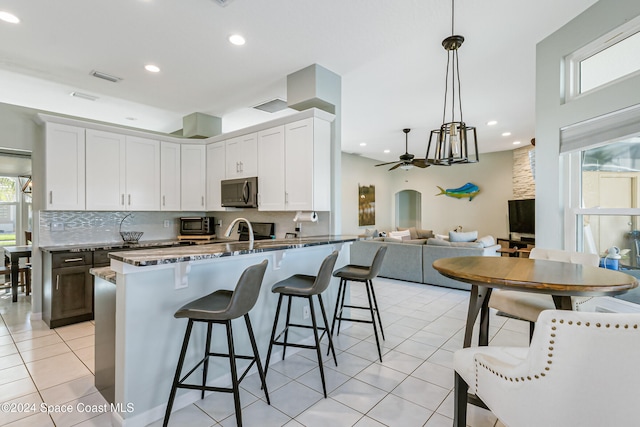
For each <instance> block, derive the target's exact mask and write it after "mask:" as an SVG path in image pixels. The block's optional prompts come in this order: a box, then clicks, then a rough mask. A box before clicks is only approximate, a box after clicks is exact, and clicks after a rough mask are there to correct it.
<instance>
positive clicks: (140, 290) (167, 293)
mask: <svg viewBox="0 0 640 427" xmlns="http://www.w3.org/2000/svg"><path fill="white" fill-rule="evenodd" d="M355 240H357V238H356V237H351V236H323V237H309V238H299V239H283V240H264V241H256V242H253V243H251V242H237V241H233V242H230V243H214V244H209V245H194V246H181V247H169V248H161V249H147V250H137V251H124V252H117V253H111V254H110V255H109V257H110V258H111V265H110V267H103V268H94V269H92V270H91V272H92V274H93V275H94V276H95V291H96V294H95V327H96V338H95V339H96V351H95V352H96V387H97V388H98V389H99V390H100V391H101V392H102V393H103V395H105V398H106V399H107V400H108V401H110V402H113V403H116V404H121V405H120V408H121V409H122V410H121V411H120V412H114V413H113V414H112V422H113V424H114V425H122V426H144V425H147V424H149V423H151V422H153V421H155V420H158V419H161V418H162V417H163V415H164V409H165V406H166V402H167V399H168V396H169V390H170V387H171V381H172V378H173V374H174V371H175V367H176V363H177V359H178V353H179V351H180V346H181V343H182V339H183V334H184V329H185V327H186V320H185V319H175V318H174V317H173V314H174V313H175V311H176V310H177V309H178V308H179V307H181V306H182V305H184V304H185V303H187V302H189V301H192V300H194V299H196V298H199V297H201V296H204V295H207V294H209V293H211V292H214V291H216V290H218V289H233V287H234V286H235V285H236V282H237V280H238V278H239V277H240V274H241V273H242V272H243V271H244V269H245V268H247V267H248V266H250V265H253V264H257V263H259V262H261V261H263V260H264V259H267V260H268V261H269V265H268V267H267V271H266V273H265V276H264V280H263V282H262V288H261V290H260V296H259V298H258V302H257V303H256V305H255V307H254V308H253V310H252V311H251V312H250V313H249V314H250V316H251V320H252V323H253V325H254V333H255V336H256V340H257V344H258V349H259V352H260V356H261V357H262V359H263V360H264V358H266V351H267V347H268V344H269V336H270V332H271V327H272V323H273V318H274V316H275V309H276V303H277V297H276V296H274V295H273V294H272V293H271V286H272V285H273V284H274V283H276V282H278V281H280V280H283V279H285V278H286V277H288V276H290V275H292V274H298V273H301V274H310V275H315V274H316V273H317V271H318V268H319V267H320V264H321V263H322V260H323V259H324V258H325V257H326V256H327V255H329V254H330V253H331V252H332V251H334V250H339V251H340V255H339V257H338V261H337V263H336V268H339V267H341V266H343V265H345V264H348V262H349V250H348V246H349V245H350V243H351V242H353V241H355ZM333 280H337V279H333ZM336 293H337V282H336V283H334V284H333V285H332V286H330V287H329V289H328V290H327V291H326V293H325V298H323V299H324V301H325V304H326V305H327V307H326V309H327V311H328V312H329V313H332V312H333V305H334V303H335V297H336ZM291 313H292V317H293V319H292V320H293V321H294V322H297V323H307V322H309V320H308V319H306V320H304V319H303V306H302V305H300V306H297V305H296V304H295V302H294V304H293V306H292V312H291ZM215 329H216V328H214V332H213V343H212V348H213V349H220V350H221V351H224V350H223V349H224V348H225V347H224V346H225V345H226V341H225V337H222V336H220V334H219V332H217V331H216V330H215ZM204 331H205V330H204V329H198V328H197V327H196V329H194V336H193V338H192V340H195V341H198V340H200V343H197V344H195V345H193V346H191V347H190V351H188V352H187V363H186V364H185V366H186V365H189V364H192V363H193V365H195V363H197V361H198V360H200V359H201V357H202V355H201V354H200V353H198V354H196V352H195V351H191V350H193V349H195V348H202V345H204V344H203V342H204V338H205V336H204ZM238 331H240V332H239V333H237V335H236V336H235V341H236V348H237V351H238V353H239V354H240V353H245V354H246V352H247V351H249V349H250V346H249V345H250V344H249V341H248V337H247V336H246V334H243V333H242V328H238ZM302 337H304V335H303V336H302ZM300 339H303V338H301V336H300V335H297V334H296V333H295V332H294V331H291V334H290V340H292V341H294V342H295V341H296V340H300ZM214 351H215V350H214ZM272 360H274V361H277V360H279V358H278V355H277V354H276V355H274V357H273V358H272ZM254 369H255V367H254ZM228 371H229V368H228V363H226V361H220V360H215V358H213V359H211V363H210V366H209V378H210V381H209V382H210V383H220V382H221V381H222V382H224V381H226V380H227V379H228V378H229V377H230V375H229V372H228ZM194 375H196V378H197V376H198V374H197V373H194ZM200 375H201V374H200ZM267 385H268V380H267ZM199 398H200V394H199V392H198V391H188V392H183V393H178V395H177V397H176V401H175V404H174V411H175V410H178V409H180V408H182V407H184V406H186V405H188V404H190V403H192V402H194V401H196V400H198V399H199ZM131 408H133V410H131V411H129V409H131Z"/></svg>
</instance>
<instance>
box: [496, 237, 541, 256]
mask: <svg viewBox="0 0 640 427" xmlns="http://www.w3.org/2000/svg"><path fill="white" fill-rule="evenodd" d="M496 242H497V243H498V244H499V245H500V246H501V248H500V249H498V252H500V253H501V254H502V256H526V257H528V256H529V252H531V249H532V248H534V247H535V246H536V239H535V238H534V237H523V238H521V239H518V240H514V239H502V238H498V239H496Z"/></svg>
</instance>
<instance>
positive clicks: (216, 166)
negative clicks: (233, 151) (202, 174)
mask: <svg viewBox="0 0 640 427" xmlns="http://www.w3.org/2000/svg"><path fill="white" fill-rule="evenodd" d="M225 165H226V163H225V144H224V142H217V143H214V144H209V145H207V210H208V211H221V210H223V208H222V194H221V192H220V181H222V180H223V179H225Z"/></svg>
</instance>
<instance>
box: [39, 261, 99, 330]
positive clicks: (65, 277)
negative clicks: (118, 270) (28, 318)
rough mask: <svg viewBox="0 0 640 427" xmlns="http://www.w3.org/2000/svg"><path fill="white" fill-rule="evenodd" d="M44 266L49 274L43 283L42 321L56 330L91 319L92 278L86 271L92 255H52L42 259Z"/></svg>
mask: <svg viewBox="0 0 640 427" xmlns="http://www.w3.org/2000/svg"><path fill="white" fill-rule="evenodd" d="M47 261H48V262H47ZM47 264H48V265H47ZM46 267H49V268H50V269H47V270H45V271H46V272H50V274H46V275H45V280H44V282H43V284H44V289H43V298H42V304H43V308H42V314H43V315H42V318H43V320H44V321H45V322H46V323H47V325H49V327H50V328H56V327H58V326H64V325H70V324H72V323H78V322H84V321H87V320H92V319H93V276H92V275H91V274H90V273H89V270H90V269H91V267H93V254H92V253H91V252H80V253H78V252H58V253H53V254H51V255H50V257H49V258H48V259H47V260H45V268H46ZM46 276H48V277H46ZM46 279H48V280H46Z"/></svg>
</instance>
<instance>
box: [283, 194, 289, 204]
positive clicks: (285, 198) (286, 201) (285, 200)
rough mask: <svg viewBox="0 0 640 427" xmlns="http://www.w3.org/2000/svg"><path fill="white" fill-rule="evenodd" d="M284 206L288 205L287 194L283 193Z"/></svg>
mask: <svg viewBox="0 0 640 427" xmlns="http://www.w3.org/2000/svg"><path fill="white" fill-rule="evenodd" d="M284 204H285V205H287V204H289V193H286V192H285V193H284Z"/></svg>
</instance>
